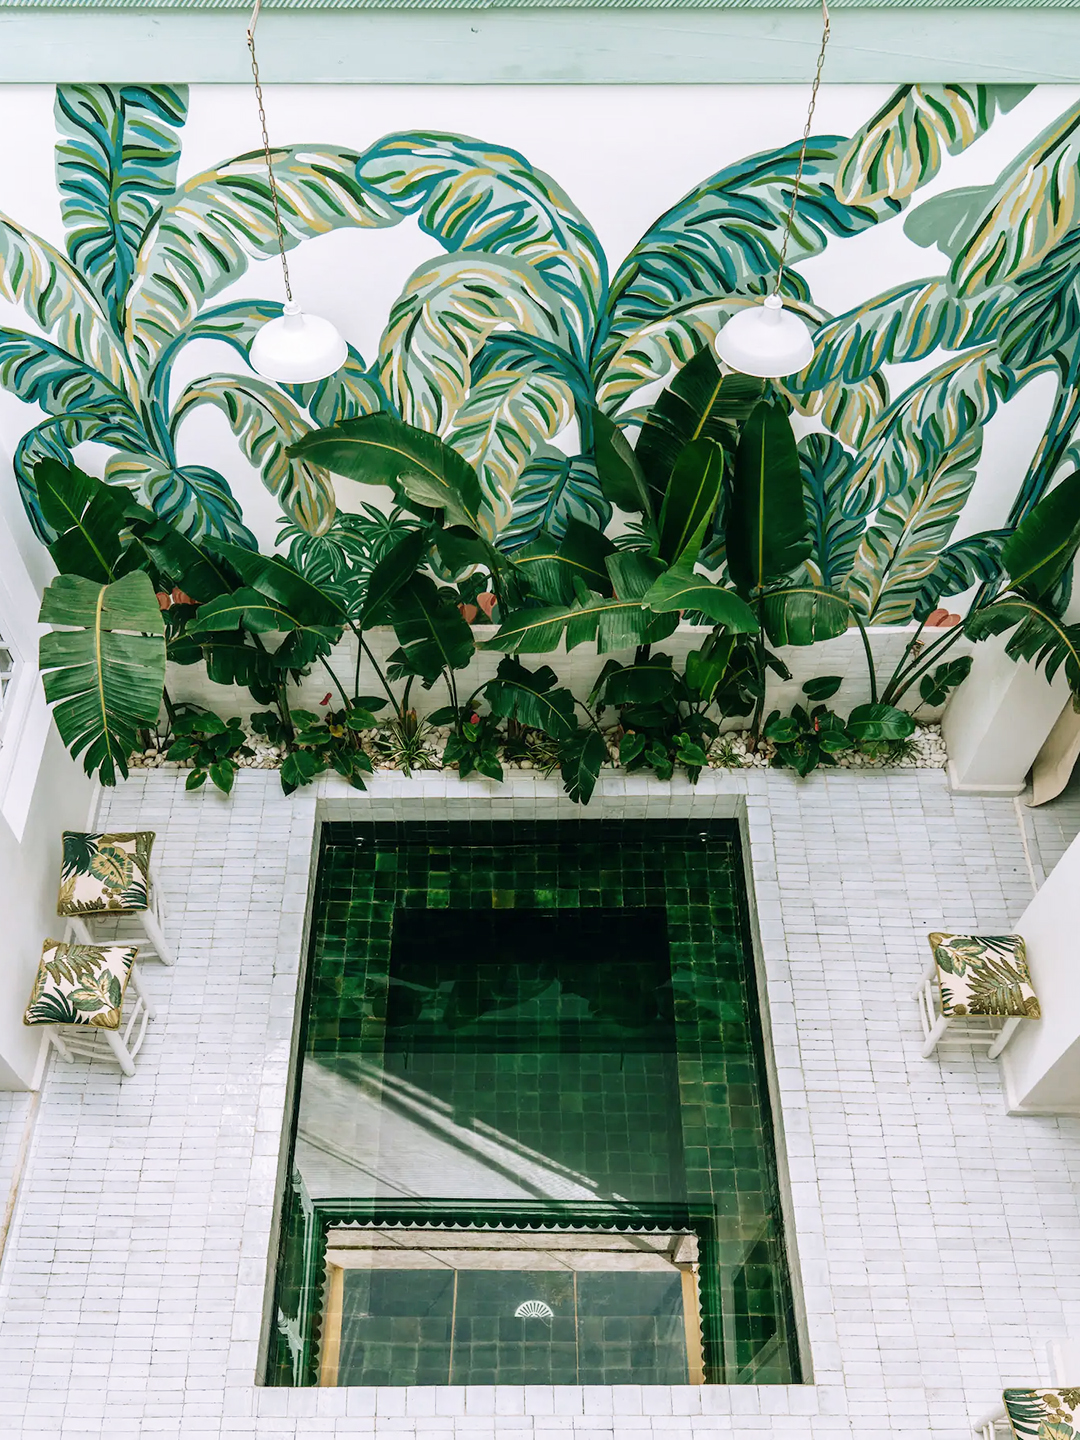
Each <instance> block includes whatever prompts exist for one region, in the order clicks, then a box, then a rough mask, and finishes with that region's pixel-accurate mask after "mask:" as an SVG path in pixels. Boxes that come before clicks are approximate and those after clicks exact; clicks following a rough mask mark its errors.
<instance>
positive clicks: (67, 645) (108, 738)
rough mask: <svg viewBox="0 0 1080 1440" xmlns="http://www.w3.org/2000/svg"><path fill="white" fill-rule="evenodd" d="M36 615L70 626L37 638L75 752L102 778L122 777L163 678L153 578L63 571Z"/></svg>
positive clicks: (161, 629) (53, 700)
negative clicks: (101, 581) (98, 579)
mask: <svg viewBox="0 0 1080 1440" xmlns="http://www.w3.org/2000/svg"><path fill="white" fill-rule="evenodd" d="M38 618H39V620H40V621H41V622H42V624H45V625H62V626H67V627H71V628H70V629H65V630H53V631H51V632H50V633H49V634H47V635H43V636H42V637H41V643H40V663H41V668H42V670H43V671H44V672H45V676H44V681H45V698H46V699H47V700H48V701H49V703H50V704H51V705H52V706H53V718H54V719H55V721H56V727H57V729H58V730H59V731H60V735H61V737H62V739H63V741H64V744H65V745H66V746H67V747H68V749H69V750H70V751H71V753H72V755H75V756H78V755H82V754H83V752H84V751H85V755H83V767H84V769H85V770H86V773H87V774H88V775H92V774H94V773H95V772H97V774H98V776H99V777H100V779H101V781H102V783H103V784H105V785H113V784H115V782H116V776H117V773H119V774H120V775H121V776H123V777H126V776H127V757H128V756H129V755H130V754H131V752H132V751H133V750H134V749H135V748H136V747H137V744H138V732H139V730H140V728H144V727H146V726H148V725H155V724H156V723H157V718H158V711H159V710H160V708H161V694H162V690H163V689H164V685H165V626H164V623H163V621H162V618H161V610H160V607H159V606H158V602H157V597H156V595H155V594H154V587H153V585H152V584H151V582H150V577H149V576H148V575H145V574H143V572H142V571H134V572H133V573H132V574H130V575H125V576H124V577H123V579H121V580H116V581H114V582H113V583H112V584H110V585H98V584H95V583H94V582H93V581H92V580H87V579H85V578H83V577H82V576H79V575H60V576H58V578H57V579H55V580H54V581H53V582H52V584H51V585H50V586H49V588H48V589H47V590H46V591H45V594H44V596H43V597H42V602H41V613H40V615H39V617H38Z"/></svg>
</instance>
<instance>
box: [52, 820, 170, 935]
mask: <svg viewBox="0 0 1080 1440" xmlns="http://www.w3.org/2000/svg"><path fill="white" fill-rule="evenodd" d="M153 843H154V832H153V831H152V830H137V831H134V832H133V833H131V834H128V835H87V834H84V833H83V831H81V830H65V831H64V862H63V868H62V869H61V871H60V899H59V902H58V903H57V906H56V913H57V914H58V915H89V914H94V913H97V912H100V911H102V910H114V911H117V910H128V911H130V910H145V909H146V908H147V907H148V905H149V903H150V848H151V846H152V845H153Z"/></svg>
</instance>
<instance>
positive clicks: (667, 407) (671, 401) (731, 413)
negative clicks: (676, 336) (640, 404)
mask: <svg viewBox="0 0 1080 1440" xmlns="http://www.w3.org/2000/svg"><path fill="white" fill-rule="evenodd" d="M761 392H762V382H761V381H760V380H758V379H755V378H754V377H752V376H749V375H723V374H721V371H720V366H719V365H718V364H717V362H716V359H715V357H714V355H713V353H712V350H711V349H701V350H699V351H698V353H697V354H696V355H695V356H694V358H693V359H692V360H689V361H688V362H687V363H686V364H685V365H684V366H683V367H682V369H681V370H680V371H679V372H678V374H677V375H676V376H675V378H674V379H673V380H672V382H671V384H670V385H669V386H668V387H667V389H665V390H663V391H661V393H660V395H659V397H658V398H657V400H656V401H655V403H654V404H653V406H652V408H651V409H650V411H649V413H648V415H647V416H646V417H645V423H644V424H643V425H642V427H641V434H640V435H639V436H638V441H637V445H636V446H635V451H634V453H635V455H636V457H637V461H638V464H639V465H640V466H641V469H642V470H643V472H644V474H645V478H646V480H647V482H648V484H649V486H650V488H651V489H652V491H653V496H654V500H653V503H654V505H655V507H656V509H657V511H659V509H660V506H661V504H662V503H663V500H664V495H665V491H666V489H667V484H668V481H669V479H670V478H671V475H672V472H673V471H674V469H675V465H676V462H677V461H678V459H679V457H680V456H681V455H682V453H683V451H684V449H685V447H686V446H687V445H688V444H689V443H690V441H691V440H699V439H707V440H713V441H715V442H716V443H717V444H718V445H720V446H722V447H723V448H724V449H725V450H727V451H730V452H733V451H734V449H735V445H736V442H737V440H738V426H739V425H740V424H741V423H742V422H743V421H744V420H745V419H746V418H747V416H748V415H749V414H750V411H751V410H752V409H753V408H754V406H755V405H756V404H757V402H758V401H759V400H760V399H761ZM624 508H625V507H624Z"/></svg>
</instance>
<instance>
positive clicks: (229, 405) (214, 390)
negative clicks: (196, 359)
mask: <svg viewBox="0 0 1080 1440" xmlns="http://www.w3.org/2000/svg"><path fill="white" fill-rule="evenodd" d="M200 405H212V406H213V407H214V408H215V409H217V410H220V411H221V413H222V414H223V415H224V416H225V418H226V420H227V421H228V422H229V428H230V429H231V430H232V432H233V434H234V435H235V436H236V438H237V439H238V440H239V442H240V448H241V449H242V450H243V452H244V455H245V456H246V457H247V459H248V460H249V461H250V462H251V464H252V465H254V466H255V467H256V468H257V469H258V470H259V471H260V472H261V473H262V478H263V484H264V485H265V486H266V488H267V489H268V490H269V491H270V493H271V494H272V495H273V496H274V497H275V498H276V499H277V501H278V503H279V504H280V506H281V508H282V509H283V510H284V511H285V513H286V514H287V515H290V516H291V517H292V518H293V519H294V520H295V521H296V522H297V524H298V525H301V526H303V528H304V529H305V530H307V531H309V532H310V533H311V534H312V535H321V534H323V533H324V532H325V531H326V529H327V528H328V527H329V525H330V523H331V521H332V520H333V518H334V509H335V500H334V486H333V482H332V481H331V479H330V477H329V475H328V474H327V473H326V471H325V470H323V469H320V468H319V467H318V465H317V464H309V463H308V462H307V461H306V460H305V459H303V458H299V459H297V458H295V452H294V450H292V449H290V447H291V446H293V444H294V442H296V441H297V440H299V439H300V438H301V437H302V436H305V435H306V434H307V433H308V427H307V423H306V421H305V420H304V419H303V416H302V415H301V413H300V411H299V409H298V408H297V405H296V403H295V402H294V401H293V400H291V399H290V398H289V397H288V396H287V395H285V394H284V393H283V392H282V391H281V390H279V389H278V388H277V386H276V385H271V384H270V382H269V381H267V380H260V379H257V378H256V377H255V376H251V375H245V376H236V375H208V376H206V377H205V378H204V379H202V380H195V381H193V382H192V383H191V384H190V385H188V386H187V388H186V389H185V390H184V391H183V393H182V394H181V396H180V398H179V399H178V400H177V402H176V406H175V408H174V410H173V414H172V421H171V432H172V434H173V435H174V436H175V435H176V433H177V432H178V430H179V428H180V426H181V425H182V424H183V422H184V420H185V419H186V417H187V416H188V415H189V414H190V413H191V412H192V411H193V410H195V409H197V408H198V407H199V406H200Z"/></svg>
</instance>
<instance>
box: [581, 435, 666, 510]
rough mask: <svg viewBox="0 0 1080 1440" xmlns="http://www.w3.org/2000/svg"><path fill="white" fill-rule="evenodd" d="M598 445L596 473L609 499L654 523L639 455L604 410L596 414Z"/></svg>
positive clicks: (623, 508) (596, 438) (651, 503)
mask: <svg viewBox="0 0 1080 1440" xmlns="http://www.w3.org/2000/svg"><path fill="white" fill-rule="evenodd" d="M592 426H593V434H594V436H595V441H596V471H597V475H598V476H599V479H600V487H601V489H602V490H603V492H604V495H605V496H606V498H607V499H608V500H609V501H610V502H611V504H613V505H617V506H618V507H619V509H620V510H626V511H627V512H628V513H629V514H637V513H640V514H643V515H645V516H646V518H647V519H650V520H651V519H655V517H656V513H657V512H654V510H653V502H652V498H651V497H650V495H649V486H648V481H647V480H646V479H645V473H644V471H643V470H642V468H641V465H640V463H639V461H638V458H637V454H636V453H635V451H634V448H633V446H632V445H631V444H630V442H629V440H627V438H626V436H625V435H624V434H623V432H622V431H621V430H620V429H619V427H618V425H617V424H616V423H615V421H614V420H612V419H611V418H610V417H609V416H607V415H605V414H604V412H603V411H602V410H596V409H594V410H593V413H592Z"/></svg>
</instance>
